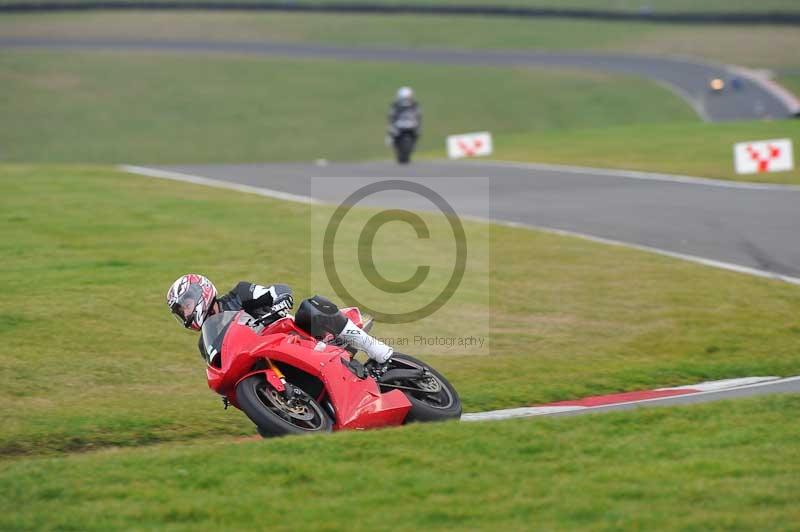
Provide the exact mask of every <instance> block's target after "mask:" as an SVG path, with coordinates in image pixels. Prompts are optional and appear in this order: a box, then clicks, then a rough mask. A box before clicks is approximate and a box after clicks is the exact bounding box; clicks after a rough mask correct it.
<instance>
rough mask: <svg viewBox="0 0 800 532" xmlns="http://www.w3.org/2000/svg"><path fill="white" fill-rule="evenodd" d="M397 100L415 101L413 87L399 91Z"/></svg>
mask: <svg viewBox="0 0 800 532" xmlns="http://www.w3.org/2000/svg"><path fill="white" fill-rule="evenodd" d="M395 99H396V100H409V101H410V100H413V99H414V91H413V90H412V89H411V87H400V88H399V89H397V96H395Z"/></svg>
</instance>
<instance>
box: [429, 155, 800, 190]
mask: <svg viewBox="0 0 800 532" xmlns="http://www.w3.org/2000/svg"><path fill="white" fill-rule="evenodd" d="M431 162H434V163H438V164H443V163H453V161H447V160H442V159H439V160H434V161H431ZM456 164H463V165H470V164H471V165H475V166H493V165H494V166H501V167H507V168H521V169H530V170H545V171H552V172H562V173H571V174H587V175H601V176H607V177H621V178H626V179H638V180H641V181H663V182H666V183H681V184H686V185H700V186H708V187H717V188H733V189H739V190H766V191H770V190H773V191H774V190H782V191H791V192H800V185H781V184H779V183H756V182H752V181H725V180H723V179H712V178H710V177H695V176H688V175H680V174H660V173H655V172H640V171H638V170H623V169H616V168H595V167H592V166H571V165H563V164H547V163H524V162H517V161H504V160H502V159H486V160H485V161H476V160H472V161H465V162H461V163H456Z"/></svg>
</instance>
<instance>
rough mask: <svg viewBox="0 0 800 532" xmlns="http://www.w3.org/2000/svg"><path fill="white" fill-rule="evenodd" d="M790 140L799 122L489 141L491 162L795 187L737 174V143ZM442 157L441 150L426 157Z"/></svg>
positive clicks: (779, 177) (783, 177) (778, 179)
mask: <svg viewBox="0 0 800 532" xmlns="http://www.w3.org/2000/svg"><path fill="white" fill-rule="evenodd" d="M774 138H789V139H791V140H792V142H793V144H794V146H798V145H800V120H784V121H779V122H737V123H725V124H705V123H704V124H699V123H698V124H648V125H634V126H620V127H610V128H595V129H583V130H579V131H575V130H570V131H554V132H542V133H531V134H522V135H502V136H499V137H498V138H495V139H494V143H495V153H494V155H493V157H494V158H496V159H502V160H513V161H528V162H537V163H551V164H579V165H584V166H596V167H603V168H624V169H628V170H644V171H651V172H665V173H672V174H682V175H692V176H704V177H712V178H718V179H730V180H735V181H755V182H769V183H785V184H800V169H798V168H797V167H796V168H795V169H794V170H792V171H789V172H776V173H769V174H746V175H739V174H736V172H735V171H734V167H733V145H734V144H735V143H737V142H744V141H754V140H766V139H774ZM425 155H426V156H428V157H435V158H442V157H444V156H445V155H446V154H445V151H444V149H441V150H434V151H430V152H428V153H426V154H425Z"/></svg>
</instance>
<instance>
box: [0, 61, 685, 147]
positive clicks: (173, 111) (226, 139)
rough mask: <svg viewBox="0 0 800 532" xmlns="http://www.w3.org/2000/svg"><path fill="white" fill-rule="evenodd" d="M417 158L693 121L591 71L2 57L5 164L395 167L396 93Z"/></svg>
mask: <svg viewBox="0 0 800 532" xmlns="http://www.w3.org/2000/svg"><path fill="white" fill-rule="evenodd" d="M407 83H411V84H413V85H414V87H415V88H416V89H417V92H418V94H419V95H420V98H421V99H422V101H423V102H424V108H425V109H426V111H425V119H424V135H423V139H422V141H421V143H420V148H421V149H423V150H424V149H426V148H427V149H433V148H438V147H439V146H441V145H442V144H443V143H444V137H445V136H446V135H448V134H452V133H454V132H463V131H473V130H476V129H489V130H492V131H494V132H497V133H501V132H505V133H514V132H526V131H537V130H538V131H544V130H548V129H564V128H574V127H599V126H603V125H611V124H617V125H621V124H631V123H638V122H641V121H643V120H644V121H650V122H669V121H697V120H698V119H697V118H696V117H695V116H694V114H693V112H692V111H691V109H690V108H689V107H688V106H687V105H686V104H685V103H683V102H682V101H681V100H680V99H678V98H677V97H676V96H674V95H673V94H671V93H670V92H669V91H667V90H666V89H663V88H661V87H657V86H655V85H653V84H650V83H648V82H645V81H640V80H635V79H628V78H624V77H618V76H609V75H604V74H596V73H582V72H570V71H559V70H556V71H552V70H543V69H524V68H518V69H513V68H504V69H501V68H481V69H476V68H472V67H442V66H430V65H413V64H398V65H384V64H379V63H371V62H363V63H348V62H336V61H310V60H309V61H292V60H288V59H281V60H278V59H264V58H254V57H241V56H211V57H204V56H194V55H187V56H181V55H169V54H167V55H159V54H156V55H150V54H145V53H143V54H135V53H134V54H130V53H120V54H115V53H37V52H3V53H0V121H2V123H3V124H4V126H5V127H4V128H2V130H0V160H4V161H19V162H34V161H41V162H79V163H84V162H109V163H120V162H145V163H157V162H161V163H181V162H194V163H200V162H226V161H227V162H246V161H275V160H284V161H286V160H289V161H291V160H303V159H305V160H310V159H317V158H320V157H322V158H328V159H339V160H341V159H344V160H353V159H363V158H384V157H389V156H390V152H389V150H388V149H387V148H386V147H385V146H384V144H383V140H384V128H385V115H386V112H387V110H388V104H389V101H390V100H391V97H392V96H393V94H394V91H395V90H396V88H397V87H398V86H401V85H403V84H407ZM510 103H513V104H512V105H510Z"/></svg>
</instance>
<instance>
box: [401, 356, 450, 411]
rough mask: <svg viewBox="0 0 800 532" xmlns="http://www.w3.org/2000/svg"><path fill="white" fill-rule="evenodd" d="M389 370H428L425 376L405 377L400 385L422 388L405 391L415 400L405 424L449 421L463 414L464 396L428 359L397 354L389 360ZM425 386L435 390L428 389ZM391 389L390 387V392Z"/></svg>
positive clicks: (409, 397)
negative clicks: (462, 400) (461, 395)
mask: <svg viewBox="0 0 800 532" xmlns="http://www.w3.org/2000/svg"><path fill="white" fill-rule="evenodd" d="M389 369H390V370H391V369H425V370H427V376H426V377H425V378H424V379H415V380H406V379H404V380H401V381H399V382H397V384H398V385H402V386H406V387H414V388H419V389H420V391H411V390H405V389H404V390H402V391H403V393H404V394H405V395H406V397H407V398H408V400H409V402H411V410H409V412H408V415H407V416H406V419H405V423H411V422H415V421H446V420H448V419H459V418H460V417H461V398H460V397H459V396H458V392H456V389H455V388H453V385H452V384H450V382H449V381H448V380H447V379H446V378H445V377H444V375H442V374H441V373H439V372H438V371H436V370H435V369H433V368H432V367H430V366H429V365H427V364H426V363H425V362H423V361H421V360H419V359H417V358H414V357H412V356H410V355H406V354H404V353H397V352H395V354H394V355H393V356H392V358H391V359H390V361H389ZM425 388H428V389H430V390H431V391H425ZM389 389H390V388H389V387H386V391H388V390H389Z"/></svg>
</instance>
